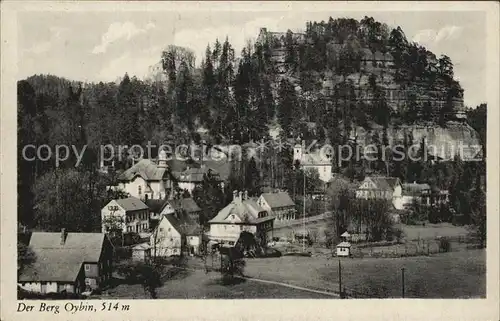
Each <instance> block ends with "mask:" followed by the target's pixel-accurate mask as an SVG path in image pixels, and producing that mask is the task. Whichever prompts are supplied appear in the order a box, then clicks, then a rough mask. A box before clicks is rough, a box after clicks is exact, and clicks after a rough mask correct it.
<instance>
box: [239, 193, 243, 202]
mask: <svg viewBox="0 0 500 321" xmlns="http://www.w3.org/2000/svg"><path fill="white" fill-rule="evenodd" d="M239 194H240V195H239V196H240V197H239V199H240V202H241V201H242V200H243V192H242V191H240V193H239Z"/></svg>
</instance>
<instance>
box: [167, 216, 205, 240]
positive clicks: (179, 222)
mask: <svg viewBox="0 0 500 321" xmlns="http://www.w3.org/2000/svg"><path fill="white" fill-rule="evenodd" d="M162 219H166V220H168V221H169V222H170V224H172V226H173V227H174V228H175V229H176V231H177V232H179V233H180V234H184V235H196V234H200V233H201V227H200V226H199V225H198V224H196V223H195V222H193V221H192V220H191V219H190V218H189V216H188V215H184V214H175V215H174V214H168V215H165V216H164V217H163V218H162ZM158 225H159V224H158Z"/></svg>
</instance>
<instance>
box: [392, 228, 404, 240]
mask: <svg viewBox="0 0 500 321" xmlns="http://www.w3.org/2000/svg"><path fill="white" fill-rule="evenodd" d="M393 234H394V238H396V241H397V242H398V243H401V241H402V240H403V238H404V232H403V230H402V229H401V228H394V229H393Z"/></svg>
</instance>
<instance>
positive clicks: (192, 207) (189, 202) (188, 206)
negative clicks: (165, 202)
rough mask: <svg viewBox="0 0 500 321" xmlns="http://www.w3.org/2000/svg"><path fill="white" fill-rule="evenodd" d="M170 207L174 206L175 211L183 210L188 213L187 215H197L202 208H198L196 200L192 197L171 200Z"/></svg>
mask: <svg viewBox="0 0 500 321" xmlns="http://www.w3.org/2000/svg"><path fill="white" fill-rule="evenodd" d="M170 205H172V207H173V208H174V209H175V210H178V209H181V210H184V211H186V212H187V213H195V212H199V211H201V208H200V207H199V206H198V204H196V202H195V201H194V199H192V198H190V197H189V198H180V199H176V200H171V201H170Z"/></svg>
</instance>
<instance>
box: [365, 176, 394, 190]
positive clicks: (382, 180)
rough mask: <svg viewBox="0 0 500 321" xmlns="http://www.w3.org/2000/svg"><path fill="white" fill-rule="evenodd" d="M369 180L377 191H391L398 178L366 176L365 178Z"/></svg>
mask: <svg viewBox="0 0 500 321" xmlns="http://www.w3.org/2000/svg"><path fill="white" fill-rule="evenodd" d="M366 179H370V180H371V181H372V182H373V183H374V184H375V186H376V189H379V190H386V191H387V190H390V191H393V190H394V189H395V188H396V185H397V184H399V178H397V177H385V176H368V177H366V178H365V180H366Z"/></svg>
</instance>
